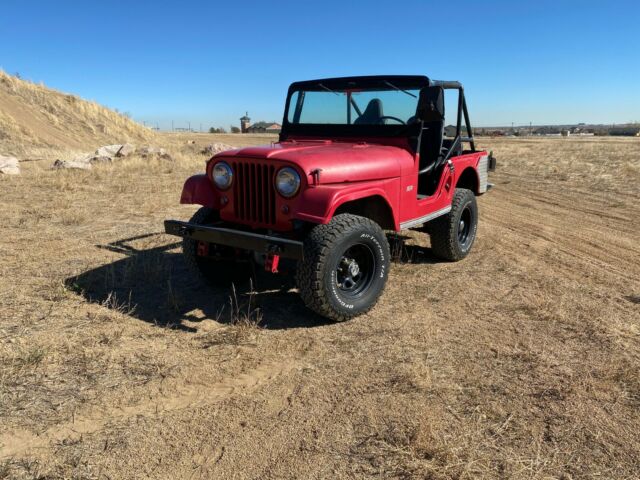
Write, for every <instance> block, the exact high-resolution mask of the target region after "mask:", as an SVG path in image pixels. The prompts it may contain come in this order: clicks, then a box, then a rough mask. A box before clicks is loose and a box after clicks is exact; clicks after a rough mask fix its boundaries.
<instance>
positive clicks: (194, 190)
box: [180, 174, 220, 209]
mask: <svg viewBox="0 0 640 480" xmlns="http://www.w3.org/2000/svg"><path fill="white" fill-rule="evenodd" d="M180 203H184V204H196V205H202V206H204V207H211V208H214V209H219V208H220V195H219V194H218V192H217V191H216V190H215V189H214V188H213V185H212V183H211V180H209V177H207V176H206V175H205V174H199V175H193V176H192V177H189V178H187V181H186V182H184V186H183V187H182V195H181V196H180Z"/></svg>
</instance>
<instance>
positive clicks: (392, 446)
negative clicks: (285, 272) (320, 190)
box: [0, 135, 640, 480]
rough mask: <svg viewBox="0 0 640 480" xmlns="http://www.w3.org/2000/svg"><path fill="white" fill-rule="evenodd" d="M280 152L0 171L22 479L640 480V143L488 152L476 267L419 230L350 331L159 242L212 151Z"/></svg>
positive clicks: (13, 437)
mask: <svg viewBox="0 0 640 480" xmlns="http://www.w3.org/2000/svg"><path fill="white" fill-rule="evenodd" d="M270 140H271V138H270V137H264V136H263V137H261V136H240V135H227V136H212V135H165V136H164V137H163V139H162V142H163V143H164V144H165V146H167V147H168V148H169V149H171V151H172V153H173V154H174V157H175V161H168V160H152V161H144V160H142V159H137V158H132V159H126V160H122V161H121V162H119V163H114V164H113V165H99V166H97V167H96V168H95V169H94V170H93V171H90V172H85V171H51V170H49V166H50V162H49V161H48V160H47V161H44V160H43V161H34V162H28V163H25V164H24V165H23V166H22V169H23V174H22V175H21V176H19V177H10V178H9V177H0V191H1V192H2V201H3V203H2V205H3V210H2V213H1V219H2V225H3V234H2V235H1V236H0V258H2V260H1V261H0V478H4V477H7V478H63V477H64V478H105V479H106V478H111V479H114V478H193V479H196V478H260V479H263V478H367V477H380V478H433V479H453V478H456V479H462V478H516V479H519V478H537V479H550V478H562V479H565V480H566V479H577V478H599V479H601V478H612V479H613V478H615V479H623V478H624V479H631V478H639V477H640V373H639V372H640V349H639V347H640V242H638V237H639V235H640V219H639V217H640V215H639V213H640V208H639V207H638V200H639V198H640V188H639V187H638V182H639V181H640V139H613V138H612V139H572V138H569V139H566V138H554V139H488V138H484V139H481V140H480V144H481V145H483V146H486V147H488V148H491V149H493V150H494V152H495V155H496V156H497V157H498V162H499V170H498V171H497V172H496V173H495V174H494V175H493V177H492V181H493V182H494V183H495V188H494V189H493V190H492V191H491V192H490V193H489V194H487V195H485V196H483V197H481V198H480V199H479V206H480V227H479V231H478V238H477V243H476V244H475V246H474V251H473V252H472V253H471V255H470V256H469V257H468V258H467V259H465V260H464V261H462V262H460V263H443V262H439V261H438V260H436V259H435V258H434V257H433V256H432V255H431V253H430V249H429V239H428V236H426V235H424V234H421V233H410V234H407V238H405V239H400V240H402V241H404V246H402V247H401V248H398V249H397V251H398V253H399V256H400V257H401V258H400V259H398V260H397V261H396V262H395V263H394V264H393V268H392V271H391V275H390V279H389V283H388V288H387V291H386V292H385V294H384V295H383V297H382V298H381V301H380V303H379V305H378V306H377V307H376V308H375V309H374V310H373V311H372V312H371V313H370V314H368V315H365V316H362V317H359V318H357V319H355V320H353V321H350V322H347V323H342V324H335V323H330V322H327V321H324V320H323V319H321V318H319V317H317V316H314V315H313V314H311V313H310V312H309V311H307V310H306V309H305V308H304V306H303V305H302V303H301V301H300V300H299V299H298V297H297V295H296V293H295V291H294V290H293V285H291V283H290V281H288V279H287V278H281V279H280V278H274V279H270V278H268V277H264V278H263V277H261V278H260V279H259V284H258V285H257V286H256V289H255V292H254V293H253V294H247V293H246V291H244V290H241V291H238V292H237V293H236V294H235V296H234V294H233V292H230V291H228V290H211V289H209V288H208V287H205V286H203V285H201V284H200V283H198V281H196V280H194V279H193V278H191V277H190V276H189V275H188V274H187V272H186V270H185V267H184V266H183V263H182V259H181V257H180V253H179V249H178V248H177V247H178V245H177V243H176V239H175V238H171V237H168V236H165V235H164V234H162V233H160V232H161V230H162V221H163V219H165V218H188V217H189V216H190V214H191V213H192V212H193V211H194V208H193V207H189V206H180V205H178V197H179V192H180V188H181V185H182V182H183V181H184V179H185V178H186V177H187V176H188V175H189V174H191V173H194V172H197V171H200V170H202V168H203V167H204V161H205V159H206V158H205V157H204V156H201V155H199V154H198V153H197V152H198V150H199V148H201V146H203V145H205V144H207V143H212V142H224V143H232V144H239V143H243V144H251V143H261V142H262V143H263V142H264V141H270ZM187 141H195V142H196V143H195V144H192V143H187Z"/></svg>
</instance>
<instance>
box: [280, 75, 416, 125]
mask: <svg viewBox="0 0 640 480" xmlns="http://www.w3.org/2000/svg"><path fill="white" fill-rule="evenodd" d="M385 83H386V85H385V86H384V88H380V87H378V88H374V89H358V88H350V89H337V90H336V89H329V88H328V87H325V86H324V85H323V84H317V85H314V89H313V90H311V89H310V90H296V91H294V92H293V94H292V95H291V97H290V100H289V106H288V107H289V108H288V115H287V120H288V122H289V123H290V124H294V125H295V124H300V125H305V124H313V125H318V124H320V125H406V124H410V123H413V122H414V121H415V115H416V107H417V105H418V96H419V93H420V91H419V88H411V89H400V88H398V87H397V86H395V85H393V84H391V83H389V82H385Z"/></svg>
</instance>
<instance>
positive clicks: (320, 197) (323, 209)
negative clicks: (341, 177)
mask: <svg viewBox="0 0 640 480" xmlns="http://www.w3.org/2000/svg"><path fill="white" fill-rule="evenodd" d="M394 183H395V182H394ZM391 184H392V182H391V181H384V182H376V183H371V182H366V183H358V184H352V185H351V186H349V187H347V186H346V185H345V184H340V185H319V186H317V187H312V188H308V189H307V190H305V191H304V193H303V198H302V199H301V200H302V201H301V202H300V205H304V206H305V207H307V208H302V209H300V210H299V211H297V212H296V213H295V214H294V216H295V217H296V218H298V219H300V220H304V221H309V222H312V223H323V224H327V223H329V222H330V221H331V219H332V218H333V216H334V213H335V211H336V210H337V209H338V208H339V207H340V206H341V205H344V204H345V203H347V202H352V201H354V200H361V199H364V198H369V197H380V198H381V199H382V200H383V201H384V203H385V204H386V206H387V207H388V208H389V211H390V212H391V216H392V217H393V224H394V227H395V228H396V230H398V229H399V227H400V224H399V220H398V215H397V212H396V209H395V208H394V205H395V203H397V202H393V201H391V199H390V198H389V197H390V195H391V196H393V191H391V192H390V190H393V189H392V188H389V187H391ZM394 186H395V185H394ZM385 187H386V188H385ZM396 188H397V187H396Z"/></svg>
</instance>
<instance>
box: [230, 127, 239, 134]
mask: <svg viewBox="0 0 640 480" xmlns="http://www.w3.org/2000/svg"><path fill="white" fill-rule="evenodd" d="M230 130H231V133H240V129H239V128H238V127H234V126H231V128H230Z"/></svg>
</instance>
